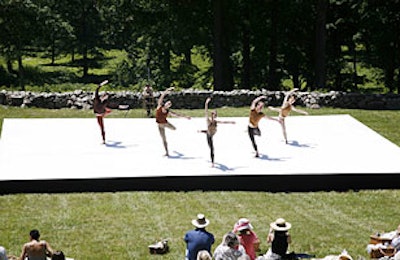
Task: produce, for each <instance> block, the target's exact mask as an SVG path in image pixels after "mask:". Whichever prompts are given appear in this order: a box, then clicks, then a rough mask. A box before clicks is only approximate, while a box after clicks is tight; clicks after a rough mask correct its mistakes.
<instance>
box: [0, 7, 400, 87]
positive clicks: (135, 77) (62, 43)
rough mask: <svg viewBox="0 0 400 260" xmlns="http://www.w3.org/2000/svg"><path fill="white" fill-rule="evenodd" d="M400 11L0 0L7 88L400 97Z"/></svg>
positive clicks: (0, 68) (0, 78) (1, 67)
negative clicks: (105, 84)
mask: <svg viewBox="0 0 400 260" xmlns="http://www.w3.org/2000/svg"><path fill="white" fill-rule="evenodd" d="M399 14H400V1H397V0H396V1H367V0H335V1H334V0H315V1H301V0H274V1H272V0H257V1H245V0H234V1H230V0H213V1H211V0H69V1H55V0H0V47H1V48H0V88H1V89H6V90H7V89H9V90H32V91H36V90H37V91H49V92H50V91H53V92H54V91H69V90H73V89H85V88H88V87H89V88H90V87H91V86H93V84H97V83H99V82H100V81H101V80H103V79H105V78H108V79H110V80H111V82H112V85H110V88H112V89H115V90H127V89H129V90H138V89H139V88H141V87H142V86H143V85H144V84H147V83H150V84H152V85H153V87H154V88H156V89H158V90H161V89H165V88H166V87H168V86H171V85H173V86H176V87H177V88H181V89H187V88H194V89H213V90H226V91H229V90H232V89H239V88H240V89H262V88H265V89H268V90H287V89H290V88H293V87H296V88H300V89H301V90H304V91H330V90H338V91H358V92H374V93H387V92H393V93H398V92H399V88H400V84H399V83H400V82H399V81H400V79H399V65H400V63H399V57H400V55H398V54H399V42H400V41H399V40H400V33H399V32H400V15H399Z"/></svg>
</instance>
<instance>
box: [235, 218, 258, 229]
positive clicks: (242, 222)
mask: <svg viewBox="0 0 400 260" xmlns="http://www.w3.org/2000/svg"><path fill="white" fill-rule="evenodd" d="M233 229H234V230H235V231H242V230H245V229H253V226H252V225H251V224H250V220H248V219H247V218H241V219H239V220H238V222H236V224H235V226H234V228H233Z"/></svg>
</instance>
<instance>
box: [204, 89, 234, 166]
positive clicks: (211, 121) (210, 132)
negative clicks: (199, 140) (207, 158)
mask: <svg viewBox="0 0 400 260" xmlns="http://www.w3.org/2000/svg"><path fill="white" fill-rule="evenodd" d="M210 101H211V98H210V97H209V98H207V99H206V102H205V105H204V110H205V115H206V120H207V130H200V132H201V133H205V134H207V142H208V146H209V147H210V154H211V164H212V165H211V166H212V167H214V143H213V136H214V135H215V133H216V132H217V123H221V124H235V122H234V121H220V120H216V118H217V111H216V110H214V111H213V112H211V116H210V115H209V113H208V103H210Z"/></svg>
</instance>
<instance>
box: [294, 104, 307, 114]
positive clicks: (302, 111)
mask: <svg viewBox="0 0 400 260" xmlns="http://www.w3.org/2000/svg"><path fill="white" fill-rule="evenodd" d="M292 110H293V111H294V112H297V113H300V114H303V115H308V112H307V111H304V110H301V109H297V108H295V107H294V106H293V105H292Z"/></svg>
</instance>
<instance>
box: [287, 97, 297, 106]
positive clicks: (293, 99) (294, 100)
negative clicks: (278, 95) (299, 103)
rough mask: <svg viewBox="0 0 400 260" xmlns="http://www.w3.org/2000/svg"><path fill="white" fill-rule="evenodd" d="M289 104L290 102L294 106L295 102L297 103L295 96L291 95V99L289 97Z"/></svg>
mask: <svg viewBox="0 0 400 260" xmlns="http://www.w3.org/2000/svg"><path fill="white" fill-rule="evenodd" d="M288 102H289V104H291V105H292V104H294V102H296V97H295V96H293V95H291V96H290V97H289V99H288Z"/></svg>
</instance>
